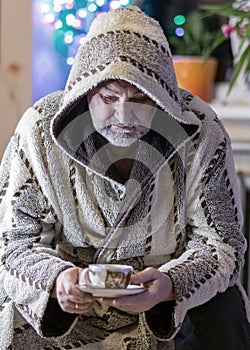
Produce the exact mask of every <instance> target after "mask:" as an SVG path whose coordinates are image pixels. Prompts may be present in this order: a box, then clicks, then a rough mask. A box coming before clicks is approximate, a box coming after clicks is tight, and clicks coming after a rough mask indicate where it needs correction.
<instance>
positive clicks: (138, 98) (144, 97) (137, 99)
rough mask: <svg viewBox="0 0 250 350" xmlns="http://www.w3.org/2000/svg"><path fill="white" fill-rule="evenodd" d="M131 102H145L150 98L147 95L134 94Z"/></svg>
mask: <svg viewBox="0 0 250 350" xmlns="http://www.w3.org/2000/svg"><path fill="white" fill-rule="evenodd" d="M130 101H131V102H137V103H147V102H148V101H150V98H149V97H148V96H147V95H141V96H136V97H133V98H131V99H130Z"/></svg>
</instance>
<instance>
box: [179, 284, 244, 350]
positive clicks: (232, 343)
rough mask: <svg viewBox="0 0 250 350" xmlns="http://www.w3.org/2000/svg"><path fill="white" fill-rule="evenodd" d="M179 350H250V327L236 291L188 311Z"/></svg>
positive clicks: (226, 292) (180, 334)
mask: <svg viewBox="0 0 250 350" xmlns="http://www.w3.org/2000/svg"><path fill="white" fill-rule="evenodd" d="M175 346H176V350H250V325H249V323H248V321H247V319H246V313H245V309H244V306H243V301H242V298H241V295H240V293H239V291H238V289H237V287H230V288H228V289H227V290H226V291H225V292H224V293H220V294H217V295H216V296H215V297H214V298H213V299H211V300H210V301H209V302H207V303H206V304H204V305H202V306H198V307H196V308H194V309H192V310H189V311H188V313H187V316H186V317H185V320H184V323H183V325H182V327H181V329H180V331H179V332H178V334H177V336H176V338H175Z"/></svg>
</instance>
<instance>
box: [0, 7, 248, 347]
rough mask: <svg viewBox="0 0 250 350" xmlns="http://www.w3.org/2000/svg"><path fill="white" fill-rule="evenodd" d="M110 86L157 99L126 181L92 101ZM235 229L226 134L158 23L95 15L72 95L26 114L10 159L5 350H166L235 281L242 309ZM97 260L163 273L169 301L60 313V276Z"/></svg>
mask: <svg viewBox="0 0 250 350" xmlns="http://www.w3.org/2000/svg"><path fill="white" fill-rule="evenodd" d="M114 28H116V30H114ZM135 48H136V49H135ZM114 78H115V79H121V80H125V81H127V82H130V83H131V84H133V85H134V86H136V87H137V88H138V89H140V90H142V91H143V92H145V93H146V94H147V95H148V96H150V97H151V98H152V100H153V101H155V102H156V105H157V111H156V113H155V116H154V119H153V122H152V126H151V129H150V130H149V132H148V133H147V134H146V135H144V136H143V137H142V138H141V139H140V140H138V150H139V151H138V154H137V156H136V158H135V161H134V164H133V168H132V170H131V174H130V178H129V179H128V181H123V179H122V178H121V177H120V176H119V173H118V172H117V170H116V167H115V162H113V161H112V162H111V161H110V160H109V159H108V157H107V150H108V147H109V144H108V143H107V142H106V141H105V140H104V139H103V138H102V137H101V136H100V135H99V134H98V133H97V132H96V131H95V129H94V128H93V125H92V121H91V116H90V115H89V112H88V105H87V102H86V95H87V94H88V93H89V92H90V91H91V90H92V89H93V88H95V87H96V86H97V85H98V84H99V83H100V82H103V81H106V80H108V79H114ZM241 225H242V214H241V207H240V196H239V189H238V185H237V178H236V174H235V170H234V164H233V158H232V151H231V147H230V140H229V138H228V135H227V134H226V132H225V130H224V127H223V125H222V124H221V122H220V121H219V120H218V118H217V116H216V115H215V113H214V112H213V111H212V110H211V109H210V108H209V107H208V106H207V105H206V104H205V103H204V102H202V101H201V100H200V99H199V98H197V97H193V96H192V95H191V94H189V93H187V92H185V91H183V90H180V89H179V88H178V86H177V82H176V79H175V74H174V69H173V64H172V60H171V54H170V51H169V47H168V43H167V41H166V38H165V35H164V33H163V31H162V30H161V29H160V27H159V24H158V23H157V22H156V21H154V20H153V19H149V18H147V17H146V15H145V14H143V13H142V12H141V11H140V10H139V9H138V8H134V7H128V8H126V9H118V10H117V11H114V12H112V14H111V13H107V14H103V15H100V16H98V17H97V19H96V20H95V21H94V22H93V25H92V27H91V29H90V31H89V33H88V35H87V37H86V39H85V42H84V43H83V44H82V45H81V47H80V48H79V52H78V54H77V57H76V59H75V63H74V65H73V67H72V70H71V73H70V75H69V79H68V82H67V84H66V87H65V90H64V91H61V92H60V91H59V92H55V93H54V94H51V95H49V96H46V97H45V98H43V99H42V100H40V101H38V102H37V103H36V104H35V105H34V106H32V107H31V108H29V109H28V110H27V111H26V112H25V114H24V115H23V117H22V118H21V120H20V122H19V124H18V126H17V128H16V131H15V134H14V135H13V137H12V139H11V141H10V143H9V145H8V147H7V150H6V152H5V155H4V158H3V160H2V164H1V170H0V237H1V241H0V256H1V265H0V303H1V307H0V317H1V323H0V349H1V350H6V349H8V348H9V349H12V350H26V349H32V350H45V349H50V350H56V349H64V350H66V349H77V348H79V349H84V350H91V349H94V350H98V349H102V350H111V349H113V350H114V349H115V350H117V349H122V350H131V349H133V350H134V349H135V350H167V349H172V348H173V346H174V345H173V339H174V337H175V335H176V334H177V332H178V330H179V329H180V327H181V325H182V323H183V320H184V318H185V315H186V313H187V311H188V310H190V309H192V308H194V307H196V306H198V305H202V304H204V303H206V302H207V301H208V300H210V299H211V298H213V297H214V296H215V295H216V294H217V293H222V292H224V291H225V290H227V288H228V287H230V286H234V285H237V287H238V289H239V291H240V293H241V295H242V298H243V300H244V301H245V307H246V311H247V310H248V300H247V297H246V294H245V292H244V290H243V289H242V287H241V286H240V282H239V274H240V270H241V267H242V266H243V257H244V252H245V250H246V242H245V239H244V237H243V234H242V232H241ZM91 262H102V263H103V262H105V263H117V262H119V263H126V264H131V265H132V266H133V267H134V269H135V270H136V271H141V270H143V269H144V268H146V267H148V266H152V267H154V268H157V269H159V271H162V272H163V273H167V274H168V275H169V276H170V277H171V279H172V282H173V287H174V292H175V300H174V301H169V302H164V303H161V304H158V305H156V306H155V307H153V308H152V309H151V310H149V311H147V312H143V313H139V314H138V313H133V312H122V311H119V310H117V309H115V308H113V307H107V306H104V305H102V304H100V303H98V302H95V303H94V305H93V307H92V309H91V310H90V311H89V312H88V313H87V314H84V315H81V316H77V315H75V314H68V313H65V312H63V311H62V310H61V309H60V307H59V305H58V303H57V300H56V299H53V298H51V297H50V292H51V290H52V289H53V286H54V284H55V281H56V278H57V276H58V275H59V274H60V272H62V271H63V270H65V269H67V268H70V267H74V266H79V267H85V266H87V265H88V264H89V263H91ZM247 315H248V318H249V311H247Z"/></svg>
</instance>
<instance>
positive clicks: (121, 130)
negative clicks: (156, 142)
mask: <svg viewBox="0 0 250 350" xmlns="http://www.w3.org/2000/svg"><path fill="white" fill-rule="evenodd" d="M148 131H149V128H148V127H146V126H142V125H134V124H133V125H131V124H127V125H124V124H111V125H108V126H106V127H104V128H101V129H99V130H98V129H97V132H98V133H99V134H100V135H102V136H103V137H104V138H105V139H106V140H107V141H108V142H109V143H110V144H112V145H113V146H116V147H129V146H131V145H132V144H133V143H135V142H136V141H137V140H138V139H140V138H141V137H142V136H144V135H146V134H147V133H148Z"/></svg>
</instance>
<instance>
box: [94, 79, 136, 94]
mask: <svg viewBox="0 0 250 350" xmlns="http://www.w3.org/2000/svg"><path fill="white" fill-rule="evenodd" d="M97 89H98V90H101V89H103V90H108V91H110V92H117V93H119V92H123V91H125V90H126V91H130V92H131V93H137V92H141V90H139V89H138V88H137V87H136V86H134V85H132V84H130V83H129V82H127V81H124V80H113V81H106V82H103V83H101V84H99V85H98V86H97Z"/></svg>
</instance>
